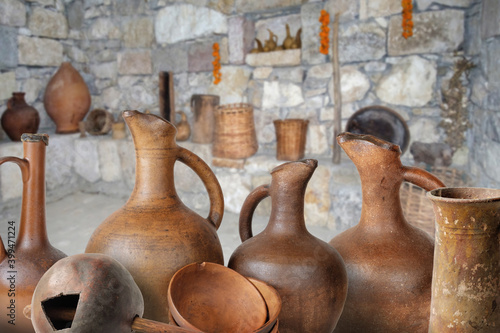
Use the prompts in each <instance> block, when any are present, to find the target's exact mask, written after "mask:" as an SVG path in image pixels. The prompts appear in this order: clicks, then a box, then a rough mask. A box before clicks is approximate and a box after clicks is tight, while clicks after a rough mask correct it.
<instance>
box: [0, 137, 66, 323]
mask: <svg viewBox="0 0 500 333" xmlns="http://www.w3.org/2000/svg"><path fill="white" fill-rule="evenodd" d="M48 139H49V137H48V135H47V134H23V135H22V137H21V140H22V141H23V148H24V157H23V158H22V159H21V158H18V157H12V156H8V157H2V158H0V164H2V163H4V162H13V163H15V164H17V165H18V166H19V167H20V168H21V174H22V180H23V197H22V205H21V219H20V223H19V224H17V223H15V222H14V221H9V222H5V223H2V228H6V229H7V230H8V233H7V237H8V238H7V239H6V240H5V243H2V240H1V239H0V276H1V277H2V278H1V279H0V308H1V309H2V311H3V313H2V317H1V319H0V332H9V333H17V332H19V333H20V332H23V333H26V332H34V329H33V327H32V325H31V321H29V320H28V319H26V318H25V317H24V316H23V309H24V307H25V306H26V305H28V304H31V297H32V296H33V291H34V290H35V287H36V285H37V283H38V281H39V280H40V278H41V277H42V275H43V274H44V273H45V272H46V271H47V270H48V269H49V268H50V267H51V266H52V265H53V264H54V263H55V262H56V261H58V260H59V259H61V258H63V257H66V255H65V254H64V253H62V252H61V251H59V250H57V249H55V248H54V247H52V245H51V244H50V242H49V239H48V238H47V230H46V225H45V148H46V145H48ZM16 235H18V236H17V240H16V238H15V236H16ZM4 245H5V247H4ZM9 321H10V322H9ZM13 324H15V325H13Z"/></svg>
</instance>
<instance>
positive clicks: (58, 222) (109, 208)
mask: <svg viewBox="0 0 500 333" xmlns="http://www.w3.org/2000/svg"><path fill="white" fill-rule="evenodd" d="M125 201H126V199H123V198H116V197H112V196H106V195H102V194H88V193H82V192H77V193H74V194H72V195H69V196H66V197H64V198H63V199H61V200H59V201H55V202H51V203H48V204H47V206H46V217H47V232H48V235H49V240H50V242H51V243H52V245H53V246H54V247H56V248H57V249H59V250H61V251H63V252H64V253H66V254H67V255H73V254H77V253H82V252H84V251H85V247H86V245H87V242H88V240H89V238H90V236H91V235H92V233H93V232H94V230H95V228H96V227H97V226H98V225H99V224H100V223H101V222H102V221H103V220H104V219H105V218H106V217H107V216H108V215H110V214H111V213H112V212H114V211H115V210H117V209H118V208H120V207H121V206H122V205H123V204H124V203H125ZM200 214H201V215H202V216H206V215H207V212H200ZM9 220H14V221H15V222H16V226H17V228H16V231H17V232H18V231H19V225H18V222H19V213H18V212H17V211H10V212H7V213H5V214H2V220H1V221H0V235H1V236H2V239H3V240H4V242H5V240H6V236H7V226H8V225H7V222H8V221H9ZM267 222H268V217H263V216H255V217H254V220H253V226H254V235H255V234H257V233H258V232H259V231H260V230H262V229H263V228H264V227H265V225H266V224H267ZM308 230H309V231H310V232H311V233H312V234H313V235H315V236H316V237H318V238H320V239H322V240H324V241H329V240H330V239H331V238H332V237H333V236H335V231H334V230H330V229H327V228H326V227H316V226H308ZM218 235H219V238H220V241H221V244H222V247H223V250H224V259H225V261H226V264H227V261H228V260H229V257H230V256H231V253H233V251H234V250H235V249H236V247H237V246H238V245H239V244H241V241H240V238H239V233H238V215H237V214H234V213H228V212H226V213H225V214H224V218H223V220H222V224H221V227H220V228H219V230H218Z"/></svg>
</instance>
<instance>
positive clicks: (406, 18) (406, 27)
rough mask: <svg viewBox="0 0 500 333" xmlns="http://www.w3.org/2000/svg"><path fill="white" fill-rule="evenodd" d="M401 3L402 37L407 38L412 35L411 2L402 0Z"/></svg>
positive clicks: (410, 0)
mask: <svg viewBox="0 0 500 333" xmlns="http://www.w3.org/2000/svg"><path fill="white" fill-rule="evenodd" d="M401 4H402V5H403V13H402V16H403V21H402V22H401V26H402V27H403V37H404V38H408V37H410V36H413V21H412V12H413V4H412V0H402V1H401Z"/></svg>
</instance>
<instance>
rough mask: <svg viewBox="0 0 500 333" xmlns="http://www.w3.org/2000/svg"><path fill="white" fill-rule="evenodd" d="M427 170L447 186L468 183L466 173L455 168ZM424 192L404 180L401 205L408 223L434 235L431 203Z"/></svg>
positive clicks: (466, 184) (461, 185)
mask: <svg viewBox="0 0 500 333" xmlns="http://www.w3.org/2000/svg"><path fill="white" fill-rule="evenodd" d="M429 171H430V172H431V173H432V174H433V175H434V176H436V177H438V178H439V179H440V180H441V181H442V182H443V183H444V184H445V185H446V186H448V187H463V186H468V184H469V179H468V177H467V175H466V173H465V172H463V171H460V170H457V169H452V168H445V167H433V168H431V170H429ZM425 194H426V191H425V190H424V189H422V188H420V187H418V186H416V185H413V184H411V183H407V182H404V183H403V184H402V185H401V191H400V198H401V206H402V208H403V213H404V215H405V217H406V220H407V221H408V222H409V223H411V224H412V225H414V226H416V227H418V228H420V229H422V230H424V231H425V232H427V233H428V234H429V235H431V236H432V237H434V231H435V226H434V222H435V218H434V210H433V205H432V203H431V201H430V200H429V199H427V197H426V196H425Z"/></svg>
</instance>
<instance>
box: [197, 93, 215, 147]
mask: <svg viewBox="0 0 500 333" xmlns="http://www.w3.org/2000/svg"><path fill="white" fill-rule="evenodd" d="M218 105H219V96H216V95H193V96H192V97H191V112H192V113H193V116H194V118H193V131H192V132H193V136H192V138H191V141H193V142H195V143H211V142H212V141H213V140H214V126H215V116H214V111H215V108H216V107H217V106H218Z"/></svg>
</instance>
